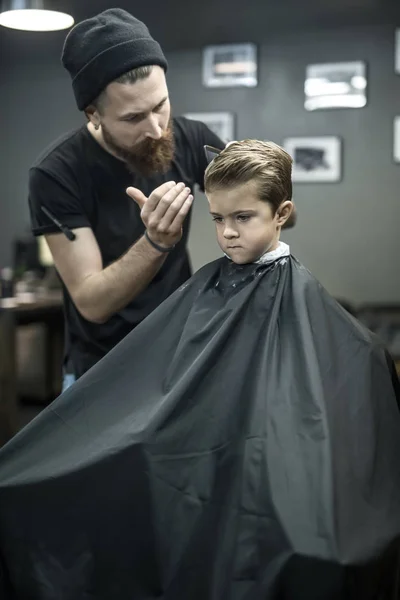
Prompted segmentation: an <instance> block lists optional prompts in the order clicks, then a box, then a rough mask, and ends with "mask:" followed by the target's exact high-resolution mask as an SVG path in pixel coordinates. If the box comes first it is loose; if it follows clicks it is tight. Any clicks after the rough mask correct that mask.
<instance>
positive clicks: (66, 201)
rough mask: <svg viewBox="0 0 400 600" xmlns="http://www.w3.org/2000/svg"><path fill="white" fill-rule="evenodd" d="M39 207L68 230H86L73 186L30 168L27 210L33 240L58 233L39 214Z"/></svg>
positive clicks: (41, 213)
mask: <svg viewBox="0 0 400 600" xmlns="http://www.w3.org/2000/svg"><path fill="white" fill-rule="evenodd" d="M43 207H44V208H46V209H47V210H48V211H49V213H50V214H51V215H52V216H54V217H55V219H57V221H59V222H60V223H61V224H62V225H65V226H66V227H68V228H69V229H78V228H80V227H90V223H89V220H88V218H87V216H86V214H85V212H84V209H83V206H82V202H81V200H80V198H79V195H78V193H77V190H76V189H74V185H73V183H72V182H71V185H67V184H66V183H62V182H61V181H59V180H57V179H56V178H55V177H54V176H53V175H51V174H49V173H47V172H46V171H44V170H42V169H40V168H37V167H33V168H32V169H31V170H30V172H29V210H30V215H31V227H32V233H33V234H34V235H36V236H40V235H45V234H48V233H59V232H60V229H59V228H58V227H57V225H55V223H53V221H52V220H51V219H50V218H49V217H48V216H47V215H46V214H45V213H44V212H43Z"/></svg>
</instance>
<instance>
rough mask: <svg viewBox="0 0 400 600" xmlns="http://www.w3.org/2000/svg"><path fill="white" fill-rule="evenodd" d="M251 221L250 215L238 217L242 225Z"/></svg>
mask: <svg viewBox="0 0 400 600" xmlns="http://www.w3.org/2000/svg"><path fill="white" fill-rule="evenodd" d="M249 219H250V217H249V215H238V216H237V220H238V221H240V222H241V223H244V222H245V221H248V220H249Z"/></svg>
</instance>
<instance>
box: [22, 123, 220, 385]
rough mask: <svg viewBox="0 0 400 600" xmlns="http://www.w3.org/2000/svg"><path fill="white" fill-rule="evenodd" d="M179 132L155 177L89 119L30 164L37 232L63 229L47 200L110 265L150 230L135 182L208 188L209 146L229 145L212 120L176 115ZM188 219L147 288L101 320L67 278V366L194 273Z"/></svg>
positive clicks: (77, 370) (83, 363)
mask: <svg viewBox="0 0 400 600" xmlns="http://www.w3.org/2000/svg"><path fill="white" fill-rule="evenodd" d="M174 135H175V145H176V151H175V158H174V161H173V163H172V165H171V169H170V170H169V171H168V172H167V173H165V174H160V175H156V176H154V177H151V178H144V177H142V176H139V175H132V173H130V172H129V171H128V169H127V167H126V165H125V164H124V163H123V162H121V161H120V160H118V159H117V158H115V157H114V156H112V155H111V154H109V153H108V152H106V151H105V150H104V149H103V148H102V147H101V146H100V145H99V144H98V143H97V142H96V141H95V140H94V139H93V137H92V136H91V134H90V133H89V131H88V129H87V127H86V126H84V127H81V128H80V129H78V130H77V131H75V132H73V133H70V134H68V135H67V136H65V137H63V138H62V139H61V140H58V141H57V142H56V143H55V144H53V146H51V147H50V148H49V149H47V150H46V151H45V153H44V154H43V155H42V156H41V157H40V158H39V159H38V160H37V161H36V162H35V164H34V165H33V166H32V168H31V170H30V176H29V206H30V211H31V220H32V231H33V233H34V235H37V236H39V235H45V234H49V233H60V230H59V229H58V228H57V226H56V225H54V223H53V222H52V221H51V220H50V219H49V218H48V217H47V216H46V215H45V213H44V212H43V211H42V207H45V208H47V209H48V210H49V211H50V212H51V213H52V214H53V215H54V216H55V217H56V218H57V219H58V221H60V222H61V223H62V224H63V225H66V226H67V227H69V228H70V229H76V228H79V227H90V228H91V229H92V230H93V232H94V235H95V237H96V240H97V243H98V245H99V248H100V252H101V255H102V259H103V266H104V267H106V266H107V265H109V264H110V263H112V262H114V261H115V260H117V259H118V258H120V257H121V256H122V255H123V254H124V253H125V252H126V251H127V250H128V249H129V248H130V247H131V246H132V245H133V244H134V242H135V241H137V240H138V238H139V237H140V236H141V235H143V233H144V225H143V222H142V220H141V218H140V211H139V208H138V206H137V204H136V203H135V202H134V201H133V200H132V199H131V198H130V197H129V196H128V195H127V194H126V188H127V187H129V186H130V185H133V186H134V187H136V188H138V189H140V190H141V191H142V192H143V193H144V194H145V196H149V195H150V193H151V192H152V191H153V190H154V189H155V188H156V187H158V186H159V185H161V184H162V183H164V182H166V181H170V180H173V181H176V182H178V181H182V182H184V183H185V185H186V186H188V187H190V188H191V189H193V188H194V186H195V184H198V185H199V186H200V188H201V189H203V179H204V171H205V169H206V166H207V163H206V158H205V154H204V149H203V146H204V145H205V144H208V145H211V146H215V147H217V148H221V149H222V148H223V147H224V146H225V144H224V143H223V142H222V141H221V140H220V139H219V138H218V137H217V136H216V135H215V134H214V133H212V132H211V131H210V130H209V129H208V127H206V125H204V124H203V123H200V122H198V121H191V120H188V119H185V118H183V117H179V118H175V119H174ZM189 226H190V215H189V216H188V217H187V219H186V221H185V224H184V233H183V237H182V240H181V241H180V242H179V244H177V246H176V248H175V249H174V250H173V251H172V252H171V253H170V254H169V255H168V258H167V259H166V261H165V263H164V265H163V266H162V268H161V269H160V271H159V272H158V274H157V275H156V276H155V277H154V279H153V281H152V282H151V283H150V285H149V286H148V288H147V289H146V290H145V291H144V292H143V293H141V294H140V295H139V296H137V297H136V298H135V299H134V300H133V301H132V302H131V303H130V304H128V306H126V307H125V308H124V309H123V310H121V311H119V312H118V313H116V314H114V315H113V316H112V317H111V318H110V319H109V320H108V321H107V322H106V323H104V324H102V325H98V324H95V323H91V322H89V321H87V320H86V319H85V318H84V317H82V315H81V314H80V313H79V312H78V310H77V309H76V307H75V305H74V303H73V302H72V300H71V298H70V296H69V294H68V291H67V289H66V288H65V286H64V307H65V319H66V357H65V364H66V368H67V370H68V371H71V372H73V373H74V374H75V375H76V376H77V377H79V376H81V375H82V374H83V373H84V372H85V371H87V370H88V369H90V367H92V366H93V365H94V364H95V363H96V362H97V361H98V360H100V359H101V358H102V357H103V356H104V355H105V354H107V352H109V350H111V349H112V348H113V347H114V346H115V345H116V344H117V343H118V342H120V341H121V340H122V339H123V338H124V337H125V336H126V335H127V334H128V333H129V332H130V331H131V330H132V329H133V328H134V327H135V326H136V325H138V324H139V323H140V322H141V321H142V320H143V319H144V318H145V317H147V315H149V314H150V313H151V312H152V311H153V310H154V309H155V308H156V307H157V306H158V305H159V304H161V302H163V301H164V300H165V299H166V298H167V297H168V296H169V295H170V294H171V293H172V292H174V291H175V290H176V289H178V287H179V286H180V285H182V283H184V282H185V281H186V280H187V279H188V278H189V277H190V275H191V270H190V263H189V258H188V254H187V249H186V243H187V237H188V233H189ZM71 243H72V244H73V243H74V242H71ZM152 343H154V340H149V348H150V346H151V344H152Z"/></svg>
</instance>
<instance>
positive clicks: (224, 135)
mask: <svg viewBox="0 0 400 600" xmlns="http://www.w3.org/2000/svg"><path fill="white" fill-rule="evenodd" d="M183 116H184V117H186V118H187V119H193V120H194V121H201V122H202V123H205V125H207V127H209V128H210V129H211V131H212V132H213V133H215V135H217V136H218V137H219V138H221V140H222V141H223V142H232V140H234V139H235V115H234V113H232V112H191V113H185V114H184V115H183Z"/></svg>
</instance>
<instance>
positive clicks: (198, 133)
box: [185, 119, 226, 192]
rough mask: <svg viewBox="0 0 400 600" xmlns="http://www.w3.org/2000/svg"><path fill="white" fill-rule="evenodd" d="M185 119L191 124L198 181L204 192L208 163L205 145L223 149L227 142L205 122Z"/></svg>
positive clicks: (189, 129)
mask: <svg viewBox="0 0 400 600" xmlns="http://www.w3.org/2000/svg"><path fill="white" fill-rule="evenodd" d="M185 121H186V123H187V124H190V127H188V133H190V141H191V145H192V149H193V158H194V172H195V177H196V183H197V184H198V185H199V186H200V189H201V191H203V192H204V173H205V171H206V168H207V165H208V162H207V158H206V155H205V152H204V146H213V147H214V148H217V149H218V150H223V149H224V148H225V146H226V144H225V142H223V141H222V140H221V139H220V138H219V137H218V136H217V135H216V134H215V133H213V132H212V131H211V129H209V128H208V127H207V125H205V124H204V123H201V122H200V121H192V120H189V119H185Z"/></svg>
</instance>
